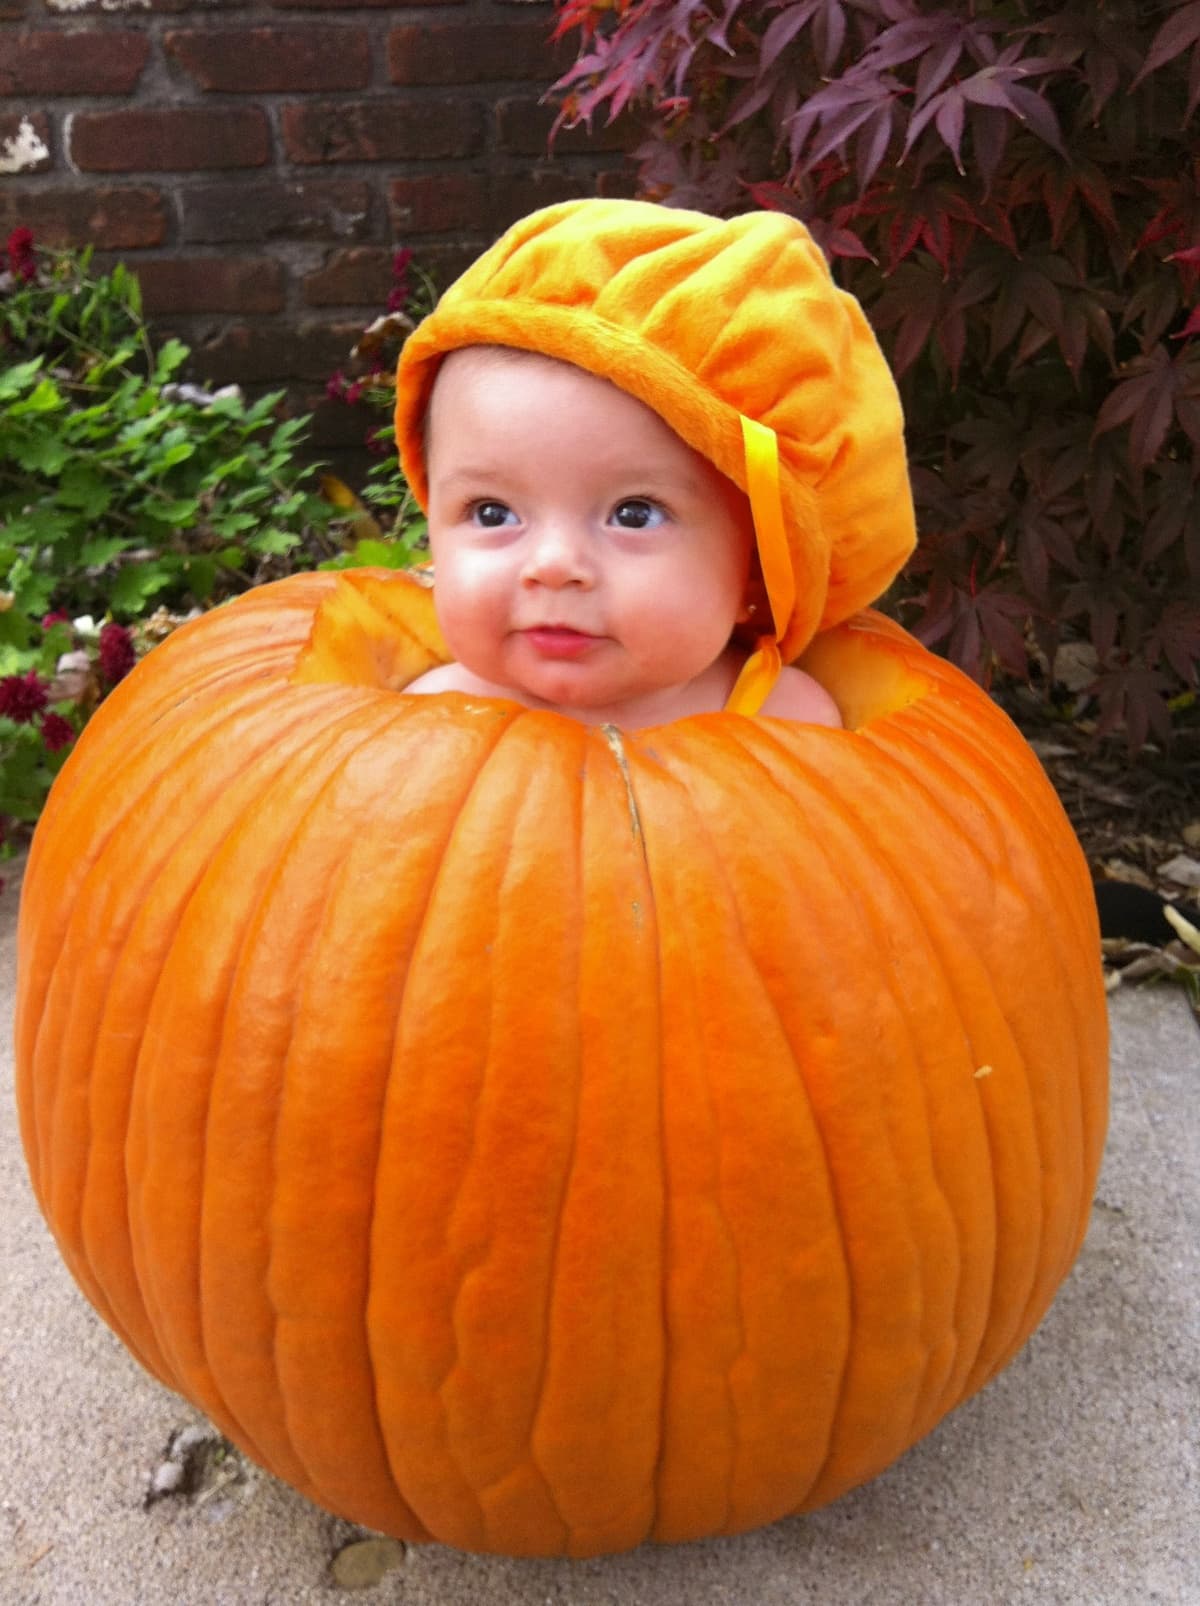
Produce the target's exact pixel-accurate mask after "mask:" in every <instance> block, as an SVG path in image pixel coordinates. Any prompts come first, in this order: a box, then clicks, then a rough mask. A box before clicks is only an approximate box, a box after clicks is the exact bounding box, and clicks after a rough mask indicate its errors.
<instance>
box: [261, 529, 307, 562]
mask: <svg viewBox="0 0 1200 1606" xmlns="http://www.w3.org/2000/svg"><path fill="white" fill-rule="evenodd" d="M249 545H250V550H251V551H252V552H259V553H262V554H263V555H264V556H267V557H281V556H282V555H283V554H284V553H285V552H291V551H293V550H294V549H295V548H296V547H298V546H299V545H300V537H299V536H298V535H292V534H290V533H289V532H288V531H287V530H264V531H263V533H262V534H261V535H256V536H255V537H254V539H253V540H252V541H251V542H250V543H249Z"/></svg>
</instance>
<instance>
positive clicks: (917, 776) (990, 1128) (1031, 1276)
mask: <svg viewBox="0 0 1200 1606" xmlns="http://www.w3.org/2000/svg"><path fill="white" fill-rule="evenodd" d="M943 756H944V755H943V754H942V753H941V751H940V750H937V749H935V750H934V751H932V752H930V751H923V752H922V754H921V760H922V761H921V764H920V765H919V766H914V767H911V768H910V766H909V765H908V764H906V763H904V762H903V761H902V760H899V759H898V758H897V757H896V756H895V755H894V754H893V752H892V751H891V743H890V742H889V743H888V744H887V745H884V744H880V747H879V752H878V755H877V759H878V760H883V761H890V762H892V763H894V764H897V765H898V767H899V768H900V770H901V772H902V773H903V774H904V776H905V778H906V780H907V781H908V783H909V784H910V785H911V786H912V787H914V788H915V789H916V790H917V791H918V792H920V793H922V794H923V795H924V798H925V802H926V805H927V806H928V807H929V808H930V811H931V814H936V815H938V816H940V817H941V819H942V821H943V827H942V829H943V830H946V829H947V828H949V829H950V830H952V831H953V833H954V834H955V835H957V836H958V837H959V839H960V840H961V841H962V842H963V843H964V844H966V845H967V847H968V849H973V848H974V838H973V837H972V836H971V835H970V833H969V832H968V831H966V829H965V828H964V826H963V824H962V822H961V821H960V820H959V819H958V818H957V817H956V816H955V815H954V814H952V813H950V812H949V811H948V810H947V808H946V807H945V805H944V802H943V801H942V797H943V791H942V789H941V788H935V787H933V786H932V785H931V784H929V782H928V777H929V771H930V768H931V767H932V765H933V764H934V762H935V761H936V762H938V763H940V762H942V759H943ZM976 801H977V802H979V803H980V806H981V807H982V806H984V805H983V802H982V800H981V799H979V798H978V797H977V798H976ZM851 806H852V805H851ZM882 840H883V841H886V838H883V839H882ZM883 851H884V852H885V854H886V853H887V850H886V848H884V849H883ZM887 857H888V858H889V860H890V863H891V865H892V870H893V874H895V875H897V876H898V877H900V878H901V880H902V883H903V884H904V885H905V887H906V890H907V891H908V894H909V896H910V898H911V899H912V900H913V902H914V905H915V907H916V908H917V909H918V911H919V919H920V922H921V925H922V928H923V929H924V930H925V931H926V933H927V935H928V937H929V940H930V942H931V946H932V947H933V949H934V951H935V952H936V954H937V955H938V963H939V965H940V967H941V968H942V970H943V972H944V974H945V976H946V979H947V983H948V985H947V987H946V992H947V994H948V995H949V996H950V998H951V999H952V1000H953V1001H954V1006H953V1007H954V1008H955V1010H956V1012H957V1013H958V1016H959V1020H960V1023H961V1024H962V1026H963V1030H964V1037H965V1039H966V1041H967V1042H968V1044H970V1046H971V1053H972V1056H973V1057H974V1058H975V1060H976V1061H977V1062H978V1061H979V1060H980V1058H981V1050H980V1049H979V1048H978V1046H977V1045H976V1044H975V1042H974V1035H973V1033H972V1032H971V1030H970V1028H969V1027H968V1025H967V1022H966V1021H965V1019H964V1018H963V1016H962V1014H961V1007H960V1004H959V1000H960V998H961V996H962V989H961V988H960V987H957V986H954V985H951V984H950V982H951V978H952V977H954V976H955V975H957V974H959V973H960V967H959V965H958V962H957V961H956V960H955V959H954V958H953V957H952V955H951V950H950V949H949V948H948V947H947V942H946V940H945V938H944V937H943V935H942V930H941V927H940V926H939V925H938V923H937V922H936V921H935V922H933V923H932V924H931V922H930V919H929V911H928V909H927V907H926V901H925V900H924V899H922V897H921V896H920V895H919V892H915V891H914V889H915V888H916V889H919V887H920V882H919V881H914V880H913V878H912V873H911V872H910V871H909V870H908V869H907V868H906V867H905V866H904V865H902V864H901V863H900V861H899V860H898V859H897V858H895V857H892V856H891V855H890V854H887ZM947 935H949V933H947ZM958 935H959V943H958V947H959V948H960V949H961V951H963V952H965V953H967V954H968V955H969V956H970V967H971V969H972V971H973V972H974V973H975V974H976V975H977V977H978V978H979V980H980V981H981V983H982V991H984V992H986V995H987V999H988V1003H989V1005H990V1006H991V1008H992V1010H993V1011H994V1014H995V1017H996V1021H995V1023H994V1024H997V1023H998V1024H999V1026H1000V1027H1001V1028H1002V1029H1003V1032H1004V1035H1005V1037H1006V1039H1007V1041H1008V1045H1009V1048H1010V1050H1011V1052H1012V1054H1013V1059H1014V1062H1015V1064H1016V1065H1017V1066H1019V1067H1020V1072H1021V1081H1022V1087H1023V1089H1024V1095H1025V1096H1024V1100H1023V1102H1024V1104H1025V1107H1026V1111H1027V1116H1028V1130H1029V1137H1030V1141H1031V1143H1032V1145H1033V1151H1034V1158H1035V1159H1036V1166H1035V1168H1034V1169H1035V1170H1036V1172H1037V1174H1038V1175H1039V1176H1040V1175H1042V1174H1043V1170H1044V1165H1043V1134H1042V1132H1041V1131H1040V1130H1039V1124H1038V1121H1037V1119H1036V1115H1035V1107H1036V1101H1035V1099H1034V1096H1033V1087H1032V1083H1031V1079H1030V1077H1029V1073H1028V1066H1029V1058H1028V1055H1027V1053H1026V1051H1025V1049H1024V1047H1023V1046H1022V1044H1021V1043H1020V1041H1019V1040H1018V1039H1017V1038H1016V1037H1015V1035H1014V1028H1013V1023H1012V1021H1011V1020H1010V1019H1009V1016H1008V1012H1007V1011H1006V1010H1005V1009H1004V1008H1003V1007H1002V1004H1001V1000H1000V998H999V996H998V995H997V993H996V991H995V988H994V986H993V984H992V979H991V976H990V974H989V970H988V966H987V965H986V964H984V963H983V962H982V960H981V959H980V957H979V956H978V955H976V953H975V952H974V950H973V948H972V947H971V946H970V944H969V943H962V942H961V934H958ZM992 1052H993V1053H994V1049H993V1050H992ZM980 1098H981V1103H982V1108H983V1110H984V1112H985V1130H986V1133H987V1139H988V1147H989V1150H990V1152H991V1157H992V1163H991V1175H992V1179H993V1187H994V1188H995V1186H996V1185H997V1184H998V1182H999V1179H1000V1176H1001V1173H1002V1171H1003V1165H1002V1163H1001V1162H998V1160H997V1149H996V1145H995V1141H994V1123H993V1121H992V1120H991V1119H990V1118H988V1117H987V1110H988V1107H989V1106H988V1095H987V1092H986V1089H985V1084H983V1083H981V1084H980ZM1037 1199H1038V1217H1039V1223H1040V1226H1039V1229H1038V1233H1037V1243H1038V1250H1037V1254H1036V1257H1034V1258H1033V1259H1032V1260H1031V1263H1030V1266H1029V1267H1028V1268H1027V1271H1026V1273H1025V1277H1024V1280H1026V1281H1027V1283H1028V1288H1027V1290H1026V1294H1025V1296H1024V1297H1023V1301H1022V1304H1021V1306H1020V1312H1019V1314H1016V1313H1014V1314H1013V1315H1010V1318H1009V1320H1008V1322H1007V1323H1006V1326H1007V1328H1008V1333H1007V1335H1006V1336H1005V1337H1004V1339H1003V1341H1002V1342H1000V1343H999V1344H998V1343H997V1340H996V1335H995V1326H996V1278H997V1273H998V1271H999V1260H998V1259H997V1258H994V1259H993V1276H992V1284H993V1291H992V1296H991V1299H990V1300H989V1303H988V1311H987V1316H986V1319H985V1322H984V1325H983V1330H982V1335H981V1340H982V1341H981V1344H980V1346H979V1348H978V1350H977V1353H976V1355H975V1359H974V1362H973V1365H972V1367H971V1370H970V1372H969V1374H968V1376H967V1378H966V1380H965V1382H964V1385H963V1388H962V1390H961V1392H960V1393H959V1395H958V1398H957V1399H956V1400H955V1401H952V1402H951V1403H950V1404H948V1405H946V1406H945V1407H944V1408H942V1409H940V1410H939V1412H938V1416H937V1418H935V1420H940V1418H941V1416H943V1415H945V1413H946V1411H947V1410H949V1409H951V1408H952V1407H953V1405H954V1404H958V1403H961V1401H962V1400H965V1399H967V1398H969V1397H970V1395H971V1394H973V1393H975V1392H976V1391H977V1390H978V1389H979V1388H980V1387H982V1385H983V1384H984V1383H985V1382H986V1381H987V1380H988V1379H989V1378H990V1377H992V1376H994V1375H995V1373H996V1372H997V1371H998V1370H999V1369H1000V1364H1001V1363H1000V1362H999V1361H998V1359H997V1356H998V1355H1000V1354H1007V1353H1008V1351H1009V1349H1010V1346H1011V1343H1012V1341H1013V1334H1015V1333H1019V1332H1021V1323H1022V1321H1023V1320H1024V1315H1025V1311H1026V1309H1027V1305H1028V1299H1029V1295H1030V1293H1031V1291H1032V1290H1034V1289H1035V1288H1036V1286H1037V1283H1038V1281H1039V1265H1040V1262H1041V1259H1042V1255H1043V1253H1044V1240H1045V1220H1046V1213H1047V1211H1046V1203H1047V1202H1046V1197H1045V1195H1044V1193H1043V1192H1042V1191H1041V1190H1040V1189H1039V1191H1038V1194H1037ZM1009 1213H1010V1212H1006V1211H1005V1210H1004V1209H1003V1208H1002V1207H1001V1199H1000V1195H999V1194H997V1195H996V1199H995V1206H994V1216H995V1220H996V1221H997V1223H999V1222H1002V1221H1003V1220H1004V1219H1005V1217H1006V1215H1007V1214H1009ZM1000 1249H1001V1240H1000V1237H999V1236H997V1238H996V1245H995V1255H996V1256H998V1255H999V1253H1000ZM989 1335H990V1336H991V1343H990V1344H989V1342H988V1340H989ZM1023 1336H1027V1335H1023ZM1017 1342H1023V1337H1022V1338H1020V1339H1018V1340H1017ZM932 1425H933V1423H932V1422H931V1423H930V1426H932Z"/></svg>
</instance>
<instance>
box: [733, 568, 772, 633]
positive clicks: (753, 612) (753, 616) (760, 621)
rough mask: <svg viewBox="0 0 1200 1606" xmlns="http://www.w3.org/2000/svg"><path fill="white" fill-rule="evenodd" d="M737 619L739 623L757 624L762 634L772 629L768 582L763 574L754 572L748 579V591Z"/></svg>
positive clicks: (743, 598)
mask: <svg viewBox="0 0 1200 1606" xmlns="http://www.w3.org/2000/svg"><path fill="white" fill-rule="evenodd" d="M755 567H757V565H755ZM736 621H737V623H738V624H739V625H754V626H756V627H757V629H758V632H759V633H760V634H761V633H762V632H764V631H767V630H770V628H771V606H770V603H769V602H768V601H767V583H766V581H765V580H764V579H763V577H762V575H761V574H752V575H751V576H750V578H749V579H748V580H747V581H746V591H745V594H744V596H743V597H742V605H741V607H740V608H739V609H738V611H737V615H736Z"/></svg>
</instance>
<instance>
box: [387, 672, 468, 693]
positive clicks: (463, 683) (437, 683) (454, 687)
mask: <svg viewBox="0 0 1200 1606" xmlns="http://www.w3.org/2000/svg"><path fill="white" fill-rule="evenodd" d="M404 690H405V691H406V692H417V693H419V694H420V695H422V696H424V695H425V694H426V693H428V692H435V691H474V690H475V687H474V686H473V685H472V684H471V676H469V675H468V674H467V672H466V670H464V669H463V666H462V665H461V664H439V665H438V666H437V668H436V669H427V670H426V671H425V673H424V674H423V675H418V676H417V678H416V680H410V681H409V683H408V685H407V686H405V688H404Z"/></svg>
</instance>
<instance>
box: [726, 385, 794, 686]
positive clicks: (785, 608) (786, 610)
mask: <svg viewBox="0 0 1200 1606" xmlns="http://www.w3.org/2000/svg"><path fill="white" fill-rule="evenodd" d="M742 442H743V445H744V447H745V452H746V493H747V495H748V497H749V499H750V513H751V516H752V517H753V519H754V534H755V539H756V541H757V544H758V561H759V564H760V565H761V567H762V573H763V580H764V581H765V583H766V587H767V601H768V602H769V603H770V607H771V623H772V627H773V634H771V635H767V636H760V637H759V638H758V644H757V646H756V647H755V649H754V651H753V652H752V653H751V654H750V656H749V658H747V659H746V662H745V663H744V664H743V665H742V672H741V674H740V675H739V676H738V678H737V680H736V681H735V682H734V687H733V690H732V691H731V692H730V694H729V699H728V701H727V702H726V704H725V707H726V709H727V710H728V712H730V713H731V714H757V713H758V711H759V709H760V708H761V707H762V705H763V704H764V703H765V702H766V700H767V698H768V697H769V696H770V695H771V688H772V687H773V686H774V684H775V682H776V681H777V680H778V679H779V673H780V670H781V669H782V668H783V660H782V658H781V657H780V653H779V641H780V638H781V637H782V636H783V634H784V632H785V631H786V630H787V627H788V623H789V621H790V620H791V617H792V612H793V610H794V608H795V606H796V577H795V575H794V574H793V572H792V554H791V551H790V549H789V547H788V538H787V527H786V525H785V523H784V517H783V497H782V495H781V494H780V489H779V442H778V440H777V439H776V436H775V431H774V430H773V429H769V428H768V427H767V425H766V424H760V423H757V422H756V421H755V420H754V419H752V418H747V417H746V416H745V415H744V414H743V415H742Z"/></svg>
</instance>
